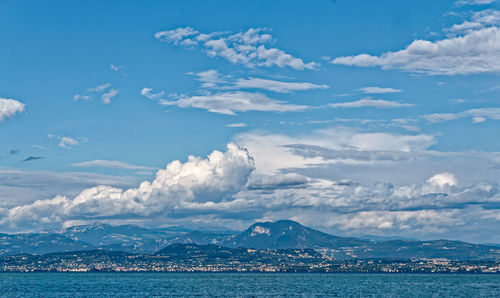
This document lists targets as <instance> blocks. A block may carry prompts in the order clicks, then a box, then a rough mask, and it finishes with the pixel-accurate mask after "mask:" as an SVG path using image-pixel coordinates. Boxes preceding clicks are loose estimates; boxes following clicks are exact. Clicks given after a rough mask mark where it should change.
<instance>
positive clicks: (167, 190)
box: [0, 144, 254, 229]
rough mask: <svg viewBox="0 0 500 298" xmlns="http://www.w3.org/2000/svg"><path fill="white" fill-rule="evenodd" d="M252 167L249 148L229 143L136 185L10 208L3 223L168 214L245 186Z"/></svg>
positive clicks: (210, 201)
mask: <svg viewBox="0 0 500 298" xmlns="http://www.w3.org/2000/svg"><path fill="white" fill-rule="evenodd" d="M253 169H254V164H253V160H252V158H251V157H250V155H249V154H248V152H247V151H246V150H244V149H242V148H240V147H238V146H236V145H234V144H228V146H227V151H226V152H220V151H214V152H212V153H211V154H210V155H209V156H208V157H207V158H206V159H204V158H200V157H194V156H190V157H189V158H188V161H186V162H185V163H181V162H180V161H173V162H171V163H170V164H168V165H167V167H166V169H163V170H159V171H158V172H157V173H156V178H155V179H154V180H153V181H152V182H148V181H145V182H142V183H141V184H140V185H139V187H137V188H130V189H126V190H123V189H120V188H116V187H111V186H103V185H101V186H97V187H92V188H88V189H85V190H83V191H82V192H81V193H80V194H79V195H78V196H76V197H75V198H68V197H65V196H56V197H55V198H53V199H47V200H38V201H35V202H33V203H31V204H27V205H22V206H17V207H14V208H11V209H9V210H8V212H7V214H6V216H4V217H3V218H2V219H1V220H0V226H9V227H11V228H13V229H15V228H19V229H22V228H24V227H33V225H36V224H40V225H45V226H50V225H54V224H55V225H58V224H59V225H60V223H61V222H63V221H65V220H70V219H78V218H102V217H116V216H118V217H119V216H129V217H130V216H131V217H134V216H148V215H153V214H168V213H172V212H175V209H176V208H181V207H182V206H183V204H189V203H198V204H204V203H206V204H215V203H219V202H223V201H224V200H226V199H228V198H229V197H230V196H231V195H232V194H234V193H236V192H238V191H239V190H241V189H242V188H243V187H244V186H245V184H246V183H247V180H248V177H249V175H250V173H251V172H252V171H253Z"/></svg>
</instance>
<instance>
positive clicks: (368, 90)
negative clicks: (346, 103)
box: [357, 87, 402, 94]
mask: <svg viewBox="0 0 500 298" xmlns="http://www.w3.org/2000/svg"><path fill="white" fill-rule="evenodd" d="M357 91H361V92H363V93H365V94H384V93H399V92H402V91H401V90H399V89H394V88H381V87H364V88H359V89H358V90H357Z"/></svg>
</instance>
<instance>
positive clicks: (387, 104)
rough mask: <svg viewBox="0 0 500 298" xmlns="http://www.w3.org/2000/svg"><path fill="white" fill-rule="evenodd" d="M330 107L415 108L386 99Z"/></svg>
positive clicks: (334, 104)
mask: <svg viewBox="0 0 500 298" xmlns="http://www.w3.org/2000/svg"><path fill="white" fill-rule="evenodd" d="M328 105H329V106H330V107H332V108H364V107H375V108H405V107H412V106H414V105H413V104H410V103H400V102H396V101H389V100H384V99H371V98H363V99H360V100H357V101H351V102H342V103H331V104H328Z"/></svg>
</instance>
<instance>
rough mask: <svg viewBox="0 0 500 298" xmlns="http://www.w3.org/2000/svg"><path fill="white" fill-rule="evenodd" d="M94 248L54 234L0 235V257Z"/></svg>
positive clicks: (82, 242)
mask: <svg viewBox="0 0 500 298" xmlns="http://www.w3.org/2000/svg"><path fill="white" fill-rule="evenodd" d="M92 248H93V246H92V245H91V244H89V243H87V242H84V241H79V240H73V239H70V238H68V237H65V236H63V235H58V234H52V233H50V234H49V233H33V234H14V235H10V234H0V255H16V254H23V253H26V254H46V253H51V252H63V251H74V250H85V249H92Z"/></svg>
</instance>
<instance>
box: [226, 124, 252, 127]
mask: <svg viewBox="0 0 500 298" xmlns="http://www.w3.org/2000/svg"><path fill="white" fill-rule="evenodd" d="M226 126H227V127H246V126H247V125H246V124H245V123H230V124H228V125H226Z"/></svg>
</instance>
